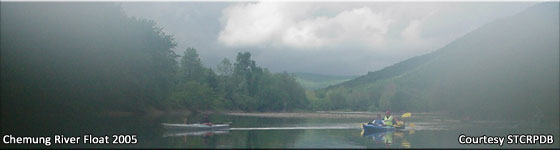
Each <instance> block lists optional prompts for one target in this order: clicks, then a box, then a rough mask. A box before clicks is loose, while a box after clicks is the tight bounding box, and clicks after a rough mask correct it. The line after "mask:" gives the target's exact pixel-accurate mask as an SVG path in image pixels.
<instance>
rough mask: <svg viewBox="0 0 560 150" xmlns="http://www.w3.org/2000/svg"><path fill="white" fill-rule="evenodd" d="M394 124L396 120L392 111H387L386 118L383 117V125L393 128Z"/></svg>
mask: <svg viewBox="0 0 560 150" xmlns="http://www.w3.org/2000/svg"><path fill="white" fill-rule="evenodd" d="M394 122H395V120H394V119H393V116H391V111H389V110H387V111H386V112H385V117H383V125H385V126H392V125H393V124H394Z"/></svg>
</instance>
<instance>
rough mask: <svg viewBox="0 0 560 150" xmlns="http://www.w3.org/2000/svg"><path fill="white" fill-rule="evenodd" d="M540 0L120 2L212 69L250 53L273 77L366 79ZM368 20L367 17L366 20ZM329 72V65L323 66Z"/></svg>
mask: <svg viewBox="0 0 560 150" xmlns="http://www.w3.org/2000/svg"><path fill="white" fill-rule="evenodd" d="M535 3H536V2H484V3H468V2H431V3H430V2H421V3H420V2H419V3H401V2H396V3H388V2H381V3H380V2H361V3H356V2H353V3H341V2H324V3H306V2H292V3H289V2H287V3H275V2H248V3H232V2H212V3H204V2H166V3H151V2H148V3H142V2H127V3H122V4H121V5H122V7H123V9H124V11H125V12H126V14H127V15H129V16H134V17H139V18H148V19H153V20H156V21H157V22H158V25H160V26H162V27H164V30H165V31H167V32H168V33H170V34H173V35H174V36H175V38H176V41H177V43H178V46H177V48H176V51H182V50H184V49H185V48H186V47H194V48H197V49H199V51H200V56H201V60H202V61H203V63H204V64H205V65H206V66H208V67H214V66H215V65H216V64H217V63H218V62H219V61H220V60H221V59H222V58H224V57H230V58H231V56H233V54H235V53H237V52H239V51H249V52H251V53H252V54H253V57H254V59H255V60H256V61H257V62H259V63H260V64H262V66H263V67H266V68H269V69H270V70H271V71H274V72H281V71H288V72H308V73H318V74H327V75H363V74H366V73H367V72H368V71H376V70H379V69H382V68H383V67H387V66H389V65H392V64H395V63H397V62H399V61H402V60H405V59H408V58H410V57H413V56H418V55H421V54H426V53H428V52H431V51H434V50H436V49H438V48H441V47H443V46H444V45H446V44H448V43H449V42H451V41H453V40H455V39H456V38H458V37H461V36H463V35H464V34H465V33H468V32H469V31H472V30H474V29H476V28H478V27H480V26H481V25H483V24H485V23H488V22H490V21H493V20H496V19H499V18H502V17H506V16H511V15H514V14H515V13H518V12H520V11H522V10H524V9H525V8H527V7H529V6H532V5H533V4H535ZM363 18H369V19H363ZM325 66H328V67H325Z"/></svg>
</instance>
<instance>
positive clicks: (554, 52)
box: [310, 2, 560, 124]
mask: <svg viewBox="0 0 560 150" xmlns="http://www.w3.org/2000/svg"><path fill="white" fill-rule="evenodd" d="M558 24H559V3H557V2H549V3H540V4H536V5H535V6H532V7H530V8H528V9H526V10H524V11H523V12H521V13H519V14H516V15H513V16H511V17H506V18H502V19H498V20H496V21H494V22H491V23H489V24H486V25H484V26H482V27H480V28H478V29H476V30H474V31H472V32H470V33H468V34H466V35H465V36H463V37H461V38H458V39H457V40H455V41H453V42H451V43H449V44H448V45H446V46H445V47H443V48H441V49H438V50H436V51H434V52H432V53H430V54H426V55H423V56H418V57H414V58H411V59H408V60H405V61H402V62H400V63H397V64H395V65H393V66H389V67H386V68H384V69H382V70H379V71H376V72H370V73H368V74H367V75H364V76H361V77H357V78H356V79H353V80H350V81H347V82H344V83H341V84H339V85H336V86H333V87H331V88H327V89H321V90H318V91H316V92H315V95H314V96H316V97H317V98H316V100H314V101H316V103H317V105H318V106H319V107H325V108H330V109H340V108H359V109H369V110H384V109H393V110H396V111H399V110H407V111H440V110H443V111H448V112H450V113H452V114H455V115H457V116H463V117H473V118H501V119H508V118H535V117H540V118H542V117H546V118H552V120H551V121H554V122H556V124H557V123H558V118H557V115H558V103H559V93H558V91H559V51H560V48H559V45H558V41H559V38H558V37H559V33H560V32H559V27H558ZM310 97H313V96H310ZM341 101H342V102H341ZM360 104H361V105H366V106H361V107H360ZM500 116H501V117H500ZM503 116H508V117H503Z"/></svg>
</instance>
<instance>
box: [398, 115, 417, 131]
mask: <svg viewBox="0 0 560 150" xmlns="http://www.w3.org/2000/svg"><path fill="white" fill-rule="evenodd" d="M410 116H412V114H411V113H409V112H407V113H404V114H402V115H401V118H408V117H410ZM408 126H410V127H414V126H416V125H415V124H414V123H408Z"/></svg>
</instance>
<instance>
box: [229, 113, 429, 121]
mask: <svg viewBox="0 0 560 150" xmlns="http://www.w3.org/2000/svg"><path fill="white" fill-rule="evenodd" d="M225 114H226V115H232V116H251V117H270V118H367V119H371V118H376V117H377V115H378V114H379V115H381V116H383V115H385V113H384V112H334V111H318V112H262V113H247V112H228V113H225ZM415 114H426V113H415ZM391 115H393V116H400V115H402V113H392V114H391ZM413 116H414V115H413Z"/></svg>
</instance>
